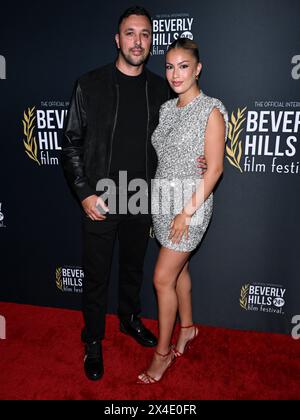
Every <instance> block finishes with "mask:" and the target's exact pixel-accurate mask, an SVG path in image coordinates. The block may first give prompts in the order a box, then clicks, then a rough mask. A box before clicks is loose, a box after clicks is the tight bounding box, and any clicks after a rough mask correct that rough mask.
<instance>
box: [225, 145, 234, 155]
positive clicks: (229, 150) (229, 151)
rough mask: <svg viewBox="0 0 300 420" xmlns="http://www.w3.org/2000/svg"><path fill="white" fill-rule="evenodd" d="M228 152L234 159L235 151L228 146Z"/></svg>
mask: <svg viewBox="0 0 300 420" xmlns="http://www.w3.org/2000/svg"><path fill="white" fill-rule="evenodd" d="M226 152H227V153H228V154H229V156H231V157H234V153H233V151H232V150H231V149H230V147H229V146H228V145H227V144H226Z"/></svg>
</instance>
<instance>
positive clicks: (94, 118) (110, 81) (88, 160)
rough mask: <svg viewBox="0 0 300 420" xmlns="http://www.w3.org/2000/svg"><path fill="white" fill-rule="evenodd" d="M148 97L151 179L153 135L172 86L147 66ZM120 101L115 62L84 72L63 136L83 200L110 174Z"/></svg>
mask: <svg viewBox="0 0 300 420" xmlns="http://www.w3.org/2000/svg"><path fill="white" fill-rule="evenodd" d="M146 97H147V109H148V124H147V139H146V144H145V147H146V161H147V162H146V175H147V180H148V182H149V181H150V179H151V178H153V176H154V173H155V169H156V165H157V158H156V153H155V151H154V149H153V147H152V145H151V135H152V133H153V131H154V129H155V127H156V125H157V124H158V117H159V108H160V106H161V104H162V103H164V102H165V101H166V100H167V99H169V88H168V86H167V83H166V82H165V81H164V80H163V79H162V78H161V77H160V76H157V75H156V74H154V73H152V72H150V71H149V70H147V69H146ZM118 103H119V86H118V84H117V79H116V67H115V64H114V63H113V64H109V65H106V66H104V67H101V68H99V69H96V70H93V71H91V72H89V73H87V74H85V75H83V76H82V77H80V78H79V79H78V81H77V82H76V84H75V88H74V91H73V95H72V98H71V102H70V106H69V111H68V115H67V118H66V124H65V130H64V136H63V145H62V165H63V169H64V172H65V175H66V177H67V179H68V181H69V183H70V185H71V188H72V189H73V190H74V192H75V193H76V195H77V197H78V198H79V199H80V201H82V200H84V199H85V198H86V197H88V196H90V195H92V194H95V193H96V184H97V182H98V181H99V179H101V178H107V177H108V176H109V172H110V163H111V152H112V142H113V137H114V132H115V127H116V122H117V116H118ZM128 103H130V98H128ZM133 153H134V151H133Z"/></svg>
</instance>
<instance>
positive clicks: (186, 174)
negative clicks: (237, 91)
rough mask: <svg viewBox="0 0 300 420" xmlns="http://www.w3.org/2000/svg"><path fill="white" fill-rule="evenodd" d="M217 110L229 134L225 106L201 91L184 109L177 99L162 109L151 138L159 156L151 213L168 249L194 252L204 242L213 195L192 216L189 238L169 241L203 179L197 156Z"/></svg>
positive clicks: (160, 240)
mask: <svg viewBox="0 0 300 420" xmlns="http://www.w3.org/2000/svg"><path fill="white" fill-rule="evenodd" d="M213 108H218V109H219V110H220V112H221V113H222V115H223V116H224V120H225V125H226V135H225V139H224V140H226V137H227V131H228V114H227V111H226V109H225V107H224V105H223V103H222V102H221V101H220V100H219V99H216V98H212V97H209V96H207V95H205V94H204V92H203V91H201V92H200V94H199V95H198V96H196V97H195V98H194V99H193V100H192V101H191V102H190V103H188V104H187V105H186V106H184V107H181V108H180V107H177V98H176V99H171V100H169V101H167V102H165V103H164V104H163V105H162V106H161V108H160V116H159V124H158V126H157V128H156V129H155V131H154V133H153V135H152V144H153V147H154V148H155V151H156V153H157V157H158V167H157V171H156V174H155V179H154V180H153V181H152V198H151V201H152V203H151V211H152V220H153V228H154V233H155V236H156V238H157V240H158V241H159V242H160V244H161V245H163V246H164V247H166V248H169V249H173V250H175V251H185V252H188V251H192V250H193V249H195V248H196V247H197V245H198V244H199V243H200V242H201V239H202V237H203V235H204V233H205V231H206V229H207V226H208V224H209V221H210V219H211V215H212V211H213V193H211V194H210V195H209V197H208V198H207V199H206V200H205V202H204V203H203V204H202V205H201V206H200V208H199V209H198V210H197V211H196V212H195V214H194V215H193V216H192V219H191V224H190V226H189V237H188V239H186V238H185V236H183V238H182V239H181V241H180V243H179V244H174V243H173V242H172V241H171V240H170V239H169V235H170V225H171V222H172V220H173V219H174V217H175V215H176V214H178V213H180V212H181V210H182V208H183V207H184V205H185V204H186V202H187V201H188V200H189V199H190V198H191V196H192V194H193V192H194V191H195V190H196V187H197V185H199V182H201V178H202V176H201V175H199V174H198V172H199V168H198V167H197V157H199V156H200V155H203V154H204V139H205V130H206V126H207V121H208V117H209V115H210V113H211V111H212V110H213Z"/></svg>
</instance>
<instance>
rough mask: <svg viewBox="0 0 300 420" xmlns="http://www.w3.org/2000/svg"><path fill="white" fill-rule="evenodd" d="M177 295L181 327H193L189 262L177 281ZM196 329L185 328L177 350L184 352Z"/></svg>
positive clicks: (182, 330) (181, 331)
mask: <svg viewBox="0 0 300 420" xmlns="http://www.w3.org/2000/svg"><path fill="white" fill-rule="evenodd" d="M176 294H177V299H178V311H179V317H180V325H181V326H183V327H187V326H190V325H193V312H192V282H191V277H190V273H189V262H188V261H187V262H186V263H185V265H184V267H183V269H182V270H181V273H180V274H179V276H178V279H177V285H176ZM194 334H195V329H194V328H183V329H181V330H180V334H179V337H178V340H177V343H176V350H178V351H179V352H180V353H183V352H184V349H185V346H186V343H187V342H188V341H189V340H190V339H191V338H193V337H194Z"/></svg>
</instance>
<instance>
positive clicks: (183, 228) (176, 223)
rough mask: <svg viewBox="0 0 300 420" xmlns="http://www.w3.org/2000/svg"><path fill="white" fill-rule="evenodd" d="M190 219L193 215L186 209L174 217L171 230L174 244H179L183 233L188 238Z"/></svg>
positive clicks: (170, 236) (171, 238) (170, 237)
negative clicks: (187, 212)
mask: <svg viewBox="0 0 300 420" xmlns="http://www.w3.org/2000/svg"><path fill="white" fill-rule="evenodd" d="M190 221H191V216H188V215H187V214H186V213H185V212H184V211H183V212H182V213H180V214H177V216H175V217H174V219H173V220H172V222H171V225H170V229H171V231H170V235H169V239H170V240H171V241H172V242H173V243H174V244H179V242H180V241H181V239H182V237H183V235H185V237H186V239H188V238H189V225H190Z"/></svg>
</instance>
